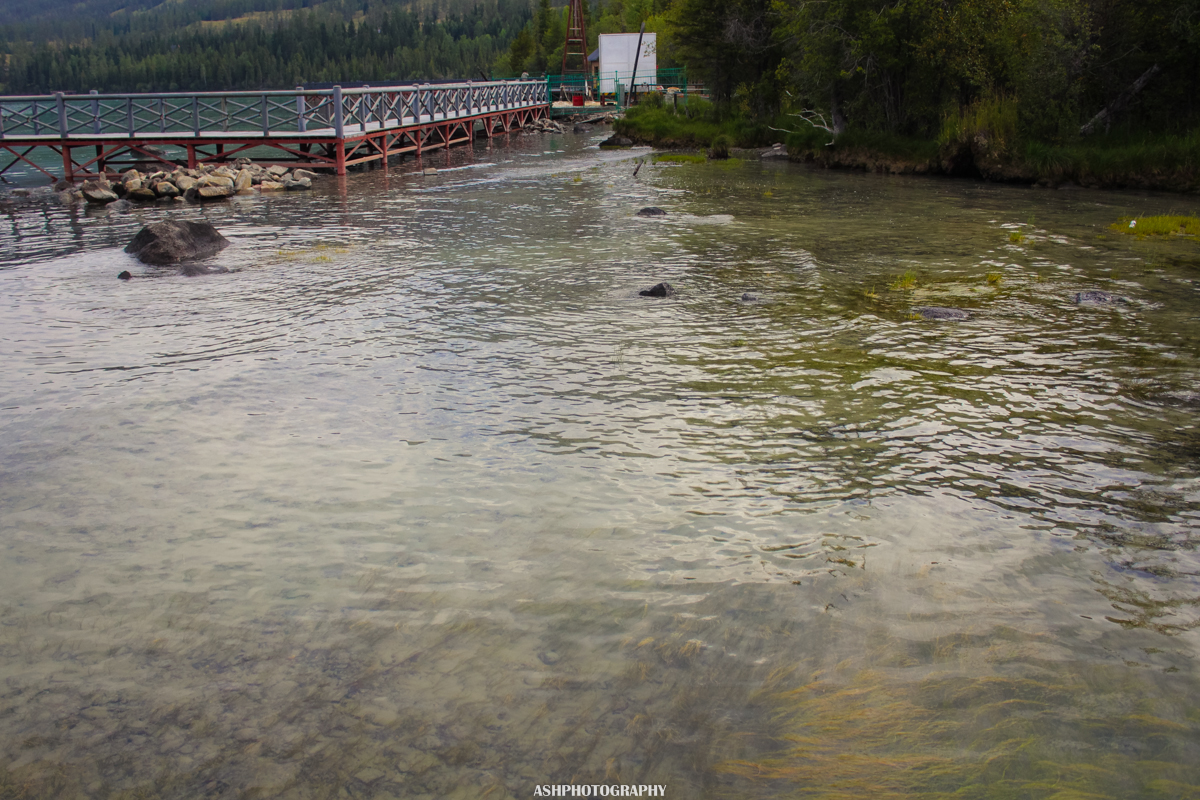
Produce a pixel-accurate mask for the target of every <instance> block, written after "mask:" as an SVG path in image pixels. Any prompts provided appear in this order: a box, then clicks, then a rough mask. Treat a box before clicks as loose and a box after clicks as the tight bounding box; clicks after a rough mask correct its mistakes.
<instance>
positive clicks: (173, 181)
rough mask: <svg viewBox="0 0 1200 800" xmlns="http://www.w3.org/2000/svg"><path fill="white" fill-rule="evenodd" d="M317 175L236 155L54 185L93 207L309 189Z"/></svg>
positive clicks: (71, 198) (62, 195) (66, 196)
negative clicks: (228, 160)
mask: <svg viewBox="0 0 1200 800" xmlns="http://www.w3.org/2000/svg"><path fill="white" fill-rule="evenodd" d="M319 177H320V176H319V175H318V174H317V173H315V172H310V171H309V170H305V169H288V168H287V167H283V166H271V167H264V166H262V165H260V164H255V163H254V162H252V161H251V160H250V159H248V158H239V159H238V160H237V161H235V162H233V164H232V165H220V166H212V165H208V166H203V167H199V168H196V169H185V168H183V167H178V168H176V169H174V170H172V171H170V172H168V171H166V170H159V171H156V172H148V173H142V172H140V171H139V170H137V169H131V170H129V171H128V172H125V173H123V174H122V175H121V177H120V179H119V180H117V181H115V182H114V181H109V180H108V179H106V178H99V179H96V180H91V181H87V182H85V183H84V184H83V185H81V186H79V187H75V186H73V185H71V184H70V183H68V182H67V181H59V182H58V183H56V184H55V185H54V189H55V191H56V192H57V193H58V197H59V199H60V200H62V201H63V202H67V203H71V202H79V201H84V202H87V203H89V204H91V205H99V206H105V205H109V204H111V203H119V202H126V203H130V204H133V203H157V202H163V201H174V202H192V203H201V202H205V201H210V200H223V199H225V198H227V197H233V196H234V195H237V194H253V193H255V192H284V191H295V190H305V189H311V188H312V184H313V180H315V179H317V178H319Z"/></svg>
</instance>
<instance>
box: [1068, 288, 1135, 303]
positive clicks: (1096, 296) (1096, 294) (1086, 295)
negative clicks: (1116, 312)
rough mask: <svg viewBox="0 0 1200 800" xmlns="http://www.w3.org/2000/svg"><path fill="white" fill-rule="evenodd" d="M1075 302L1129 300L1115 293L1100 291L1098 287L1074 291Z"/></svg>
mask: <svg viewBox="0 0 1200 800" xmlns="http://www.w3.org/2000/svg"><path fill="white" fill-rule="evenodd" d="M1075 302H1076V303H1098V304H1104V303H1128V302H1129V301H1128V300H1126V299H1125V298H1124V297H1118V296H1117V295H1115V294H1110V293H1108V292H1102V291H1100V290H1098V289H1089V290H1088V291H1086V292H1076V293H1075Z"/></svg>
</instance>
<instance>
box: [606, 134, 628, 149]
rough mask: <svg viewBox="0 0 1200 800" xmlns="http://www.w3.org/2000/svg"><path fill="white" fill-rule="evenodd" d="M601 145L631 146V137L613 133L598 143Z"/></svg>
mask: <svg viewBox="0 0 1200 800" xmlns="http://www.w3.org/2000/svg"><path fill="white" fill-rule="evenodd" d="M600 146H601V147H633V139H630V138H628V137H625V136H620V135H619V134H615V133H614V134H613V135H612V136H610V137H608V138H607V139H605V140H604V141H603V142H601V143H600Z"/></svg>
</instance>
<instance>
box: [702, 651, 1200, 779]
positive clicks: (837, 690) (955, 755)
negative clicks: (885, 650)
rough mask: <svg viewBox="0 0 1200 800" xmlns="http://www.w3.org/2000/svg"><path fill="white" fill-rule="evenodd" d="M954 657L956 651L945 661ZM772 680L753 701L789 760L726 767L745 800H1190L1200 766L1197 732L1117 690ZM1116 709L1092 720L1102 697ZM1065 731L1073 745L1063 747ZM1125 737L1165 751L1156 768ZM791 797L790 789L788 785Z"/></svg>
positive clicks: (950, 681)
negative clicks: (1191, 745)
mask: <svg viewBox="0 0 1200 800" xmlns="http://www.w3.org/2000/svg"><path fill="white" fill-rule="evenodd" d="M947 655H949V654H947ZM793 680H794V678H792V676H791V675H790V674H786V673H785V674H783V675H780V674H778V673H776V674H773V675H772V676H771V677H770V678H769V679H768V680H767V681H766V685H765V686H764V688H763V689H762V691H761V692H760V693H759V694H758V695H757V696H756V697H755V698H754V702H755V705H756V706H761V707H762V708H763V709H764V710H766V711H768V712H769V713H773V714H774V715H775V718H776V720H777V722H778V730H777V738H776V739H775V741H777V742H787V744H786V746H784V747H783V748H781V749H776V750H774V751H771V752H768V753H767V754H766V755H764V756H763V757H761V758H734V759H729V760H726V761H723V762H721V763H720V764H718V765H717V767H716V768H717V770H718V771H719V772H722V773H724V774H726V775H729V776H734V777H736V778H738V779H740V781H739V783H740V786H739V791H741V792H742V793H743V794H747V795H748V794H752V793H754V789H753V788H752V787H755V786H760V785H765V786H771V787H773V788H772V794H773V796H776V797H783V796H790V797H804V798H829V799H830V800H832V798H846V797H872V798H902V797H912V798H922V799H923V800H937V799H941V798H946V799H947V800H948V799H949V798H981V799H982V798H992V797H1030V798H1049V797H1055V798H1062V799H1065V798H1083V797H1089V798H1119V797H1191V796H1195V794H1196V793H1197V792H1198V791H1200V766H1197V765H1196V764H1194V763H1193V762H1192V760H1191V759H1190V758H1189V757H1188V753H1187V752H1186V747H1180V746H1178V745H1172V742H1179V741H1180V740H1181V739H1182V740H1192V741H1195V739H1196V738H1197V735H1198V734H1200V726H1198V725H1197V723H1196V721H1195V720H1190V719H1188V718H1186V717H1184V716H1181V715H1180V714H1179V709H1176V708H1166V707H1164V708H1155V707H1153V706H1151V705H1150V704H1149V703H1146V702H1142V703H1138V704H1128V703H1124V702H1117V698H1119V697H1120V692H1121V689H1122V688H1123V687H1122V686H1121V685H1120V683H1119V678H1118V679H1117V681H1116V685H1115V686H1107V687H1101V686H1097V685H1093V684H1096V683H1099V682H1100V681H1099V680H1098V679H1097V676H1093V678H1092V680H1091V681H1083V680H1078V679H1074V680H1073V679H1071V678H1070V677H1067V676H1066V675H1063V674H1062V673H1060V674H1059V676H1058V677H1057V678H1055V679H1048V680H1042V679H1033V678H1027V677H1003V676H987V677H966V676H955V675H946V674H939V673H935V674H933V675H931V676H930V677H928V678H925V679H924V680H921V681H919V682H916V683H903V682H897V681H896V680H895V679H894V678H891V677H890V676H889V675H888V674H886V673H883V672H879V671H874V670H863V671H860V672H858V673H857V674H855V675H854V676H853V677H851V678H850V679H848V680H842V679H839V678H837V677H836V676H834V675H830V674H827V673H825V672H821V671H817V672H814V673H811V674H810V675H809V676H808V679H807V680H806V681H805V682H804V683H802V684H801V685H799V686H788V685H787V684H788V682H789V681H793ZM1104 689H1107V690H1108V693H1109V694H1110V695H1111V696H1112V698H1113V700H1114V703H1113V706H1112V707H1113V709H1114V710H1113V711H1112V712H1110V713H1109V714H1107V715H1102V714H1098V713H1096V707H1095V706H1094V705H1093V702H1094V696H1095V693H1096V692H1097V691H1103V690H1104ZM1068 720H1074V721H1075V722H1076V724H1079V723H1082V722H1084V721H1086V724H1083V725H1081V726H1080V727H1079V728H1077V729H1076V730H1075V732H1074V734H1073V739H1076V740H1077V741H1068V740H1064V739H1063V738H1062V731H1063V729H1064V728H1063V726H1064V724H1065V723H1066V722H1067V721H1068ZM1123 737H1133V738H1134V739H1135V740H1138V741H1158V742H1161V747H1160V748H1159V749H1158V750H1157V753H1156V757H1155V758H1154V759H1153V760H1149V759H1141V758H1139V757H1138V756H1137V755H1136V754H1135V753H1132V752H1130V751H1129V750H1128V749H1125V748H1122V747H1121V746H1120V743H1121V742H1122V741H1124V739H1123ZM788 787H790V788H788Z"/></svg>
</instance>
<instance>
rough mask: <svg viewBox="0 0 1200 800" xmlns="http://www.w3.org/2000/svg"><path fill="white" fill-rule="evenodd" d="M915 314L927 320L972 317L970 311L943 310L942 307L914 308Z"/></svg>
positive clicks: (959, 309)
mask: <svg viewBox="0 0 1200 800" xmlns="http://www.w3.org/2000/svg"><path fill="white" fill-rule="evenodd" d="M913 313H915V314H920V315H921V316H922V317H923V318H925V319H967V318H968V317H970V316H971V313H970V312H969V311H963V310H962V309H961V308H942V307H941V306H922V307H920V308H914V309H913Z"/></svg>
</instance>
